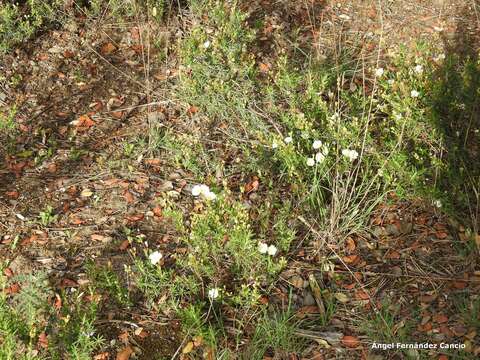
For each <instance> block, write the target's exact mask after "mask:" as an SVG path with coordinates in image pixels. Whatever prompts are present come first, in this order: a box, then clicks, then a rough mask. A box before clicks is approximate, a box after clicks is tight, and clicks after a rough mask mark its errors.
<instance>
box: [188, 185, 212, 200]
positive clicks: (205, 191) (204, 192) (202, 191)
mask: <svg viewBox="0 0 480 360" xmlns="http://www.w3.org/2000/svg"><path fill="white" fill-rule="evenodd" d="M192 195H193V196H199V195H200V196H202V197H203V198H204V199H206V200H215V199H216V198H217V195H215V193H213V192H211V191H210V188H209V187H208V186H207V185H205V184H198V185H194V186H193V187H192Z"/></svg>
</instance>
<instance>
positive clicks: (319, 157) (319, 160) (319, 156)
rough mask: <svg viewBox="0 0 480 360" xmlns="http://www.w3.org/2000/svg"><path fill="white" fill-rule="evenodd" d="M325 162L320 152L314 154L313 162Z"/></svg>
mask: <svg viewBox="0 0 480 360" xmlns="http://www.w3.org/2000/svg"><path fill="white" fill-rule="evenodd" d="M324 160H325V155H323V154H322V153H321V152H318V153H316V154H315V161H316V162H317V163H322V162H323V161H324Z"/></svg>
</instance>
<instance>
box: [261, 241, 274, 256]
mask: <svg viewBox="0 0 480 360" xmlns="http://www.w3.org/2000/svg"><path fill="white" fill-rule="evenodd" d="M258 251H259V252H260V254H268V255H270V256H275V255H276V254H277V251H278V250H277V248H276V246H275V245H270V246H268V244H265V243H264V242H259V243H258Z"/></svg>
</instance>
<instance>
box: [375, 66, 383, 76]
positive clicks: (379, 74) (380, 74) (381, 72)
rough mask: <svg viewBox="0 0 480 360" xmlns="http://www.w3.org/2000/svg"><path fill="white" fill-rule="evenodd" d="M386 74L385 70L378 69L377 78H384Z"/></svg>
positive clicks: (376, 71)
mask: <svg viewBox="0 0 480 360" xmlns="http://www.w3.org/2000/svg"><path fill="white" fill-rule="evenodd" d="M384 73H385V70H383V68H378V69H377V70H375V76H376V77H382V75H383V74H384Z"/></svg>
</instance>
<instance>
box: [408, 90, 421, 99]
mask: <svg viewBox="0 0 480 360" xmlns="http://www.w3.org/2000/svg"><path fill="white" fill-rule="evenodd" d="M410 96H411V97H412V98H417V97H419V96H420V93H419V92H418V91H417V90H412V91H410Z"/></svg>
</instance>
